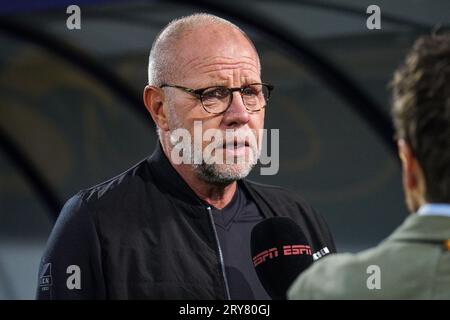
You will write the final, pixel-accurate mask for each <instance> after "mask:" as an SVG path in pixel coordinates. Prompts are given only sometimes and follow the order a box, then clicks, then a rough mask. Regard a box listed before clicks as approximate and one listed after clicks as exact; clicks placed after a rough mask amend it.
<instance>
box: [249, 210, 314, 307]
mask: <svg viewBox="0 0 450 320" xmlns="http://www.w3.org/2000/svg"><path fill="white" fill-rule="evenodd" d="M251 252H252V259H253V266H254V267H255V270H256V273H257V275H258V277H259V280H260V281H261V284H262V285H263V287H264V289H266V291H267V293H268V294H269V295H270V296H271V297H272V299H274V300H284V299H286V292H287V290H288V288H289V286H290V285H291V284H292V283H293V281H294V280H295V278H296V277H297V276H298V275H299V274H300V273H301V272H303V271H304V270H305V269H307V268H308V267H309V266H310V265H311V264H312V263H313V256H312V249H311V246H310V244H309V242H308V240H307V238H306V236H305V234H304V232H303V231H302V229H301V228H300V226H299V225H298V224H297V223H295V222H294V220H292V219H290V218H287V217H273V218H268V219H265V220H263V221H261V222H259V223H258V224H257V225H255V226H254V228H253V230H252V234H251Z"/></svg>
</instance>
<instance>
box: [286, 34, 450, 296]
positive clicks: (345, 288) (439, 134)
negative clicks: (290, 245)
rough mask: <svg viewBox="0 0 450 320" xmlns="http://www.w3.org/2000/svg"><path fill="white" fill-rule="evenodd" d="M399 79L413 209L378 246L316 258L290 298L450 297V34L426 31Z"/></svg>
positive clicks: (397, 116) (397, 103)
mask: <svg viewBox="0 0 450 320" xmlns="http://www.w3.org/2000/svg"><path fill="white" fill-rule="evenodd" d="M393 84H394V101H393V118H394V122H395V126H396V130H397V137H398V152H399V156H400V159H401V162H402V167H403V188H404V191H405V196H406V204H407V206H408V209H409V210H410V212H411V213H413V214H411V215H410V216H409V217H408V218H407V219H406V220H405V222H404V223H403V224H402V225H401V226H400V227H399V228H398V229H397V230H396V231H395V232H394V233H393V234H392V235H391V236H390V237H389V238H388V239H386V240H385V241H383V242H382V243H381V244H380V245H378V246H377V247H375V248H372V249H369V250H366V251H363V252H361V253H359V254H356V255H352V254H338V255H332V256H329V257H326V258H325V259H323V260H321V261H319V262H318V263H317V264H315V265H313V266H312V267H311V268H310V269H309V270H307V271H306V272H305V273H303V274H302V275H300V277H299V279H297V280H296V282H295V283H294V284H293V286H292V287H291V288H290V291H289V297H290V298H291V299H450V34H446V35H439V36H426V37H422V38H420V39H419V40H418V41H417V42H416V43H415V45H414V48H413V49H412V50H411V52H410V53H409V55H408V57H407V59H406V61H405V64H404V65H403V66H402V67H401V68H399V70H398V71H397V72H396V74H395V77H394V82H393Z"/></svg>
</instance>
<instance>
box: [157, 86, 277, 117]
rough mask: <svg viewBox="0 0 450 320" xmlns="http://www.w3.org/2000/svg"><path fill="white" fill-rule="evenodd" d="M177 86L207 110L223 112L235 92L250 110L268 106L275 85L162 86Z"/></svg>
mask: <svg viewBox="0 0 450 320" xmlns="http://www.w3.org/2000/svg"><path fill="white" fill-rule="evenodd" d="M165 87H169V88H177V89H180V90H183V91H184V92H186V93H189V94H191V95H193V96H195V97H197V98H198V99H199V100H200V102H201V103H202V106H203V109H205V111H206V112H209V113H213V114H221V113H224V112H225V111H227V110H228V108H229V107H230V106H231V103H232V101H233V92H235V91H238V92H239V93H240V94H241V97H242V101H243V102H244V105H245V108H246V109H247V111H249V112H258V111H260V110H262V109H264V108H265V107H266V104H267V101H269V98H270V93H271V91H272V90H273V88H274V86H273V85H271V84H268V83H252V84H247V85H245V86H242V87H240V88H227V87H223V86H214V87H207V88H203V89H196V90H195V89H190V88H186V87H182V86H177V85H172V84H163V85H161V86H160V88H165Z"/></svg>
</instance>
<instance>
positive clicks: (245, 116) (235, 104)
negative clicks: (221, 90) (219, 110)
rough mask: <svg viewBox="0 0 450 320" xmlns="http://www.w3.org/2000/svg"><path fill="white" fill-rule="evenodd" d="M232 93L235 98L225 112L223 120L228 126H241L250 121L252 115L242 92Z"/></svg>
mask: <svg viewBox="0 0 450 320" xmlns="http://www.w3.org/2000/svg"><path fill="white" fill-rule="evenodd" d="M232 94H233V96H232V98H233V100H232V101H231V105H230V107H229V108H228V110H227V111H226V112H225V113H224V116H223V121H224V122H225V124H226V125H227V127H241V126H242V125H244V124H246V123H247V122H249V121H250V115H249V113H248V111H247V108H246V107H245V104H244V100H242V96H241V94H240V92H238V91H235V92H233V93H232Z"/></svg>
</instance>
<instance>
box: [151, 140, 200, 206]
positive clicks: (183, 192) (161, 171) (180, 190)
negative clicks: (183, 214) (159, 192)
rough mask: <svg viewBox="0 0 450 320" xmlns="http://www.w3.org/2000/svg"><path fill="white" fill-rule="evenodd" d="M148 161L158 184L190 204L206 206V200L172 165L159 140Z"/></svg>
mask: <svg viewBox="0 0 450 320" xmlns="http://www.w3.org/2000/svg"><path fill="white" fill-rule="evenodd" d="M147 161H148V164H149V165H150V168H151V172H152V175H153V176H154V178H155V180H156V181H155V182H156V183H157V184H158V186H160V187H163V188H164V189H165V190H166V191H167V192H168V193H169V194H171V195H172V196H174V197H175V198H177V199H180V200H182V201H184V202H186V203H187V204H189V205H192V206H202V207H204V202H203V201H202V200H201V199H200V198H199V197H198V196H197V195H196V194H195V192H194V191H193V190H192V189H191V188H190V187H189V185H188V184H187V183H186V182H185V181H184V180H183V178H182V177H181V176H180V175H179V174H178V172H177V171H176V170H175V168H174V167H173V166H172V164H171V163H170V161H169V159H167V157H166V155H165V154H164V151H163V149H162V146H161V143H160V142H159V141H158V142H157V145H156V148H155V151H154V152H153V154H152V155H151V156H150V157H149V158H148V159H147Z"/></svg>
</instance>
